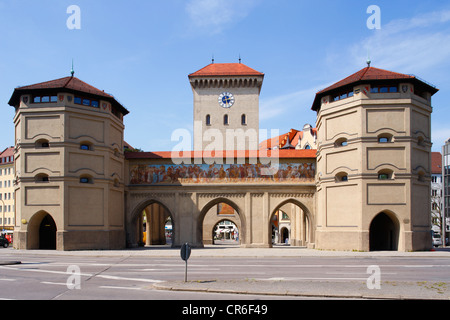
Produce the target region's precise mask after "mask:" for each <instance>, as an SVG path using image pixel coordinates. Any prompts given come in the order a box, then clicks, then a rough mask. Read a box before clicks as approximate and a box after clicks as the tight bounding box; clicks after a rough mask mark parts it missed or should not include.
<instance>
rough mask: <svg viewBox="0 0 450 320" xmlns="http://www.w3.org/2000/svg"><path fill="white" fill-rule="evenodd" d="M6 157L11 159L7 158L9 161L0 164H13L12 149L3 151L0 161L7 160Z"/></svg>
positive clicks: (0, 154)
mask: <svg viewBox="0 0 450 320" xmlns="http://www.w3.org/2000/svg"><path fill="white" fill-rule="evenodd" d="M7 157H11V158H9V160H10V161H5V162H2V161H0V164H3V163H12V162H14V147H9V148H6V149H5V150H3V151H2V152H1V153H0V159H1V158H7Z"/></svg>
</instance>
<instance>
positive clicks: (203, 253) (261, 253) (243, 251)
mask: <svg viewBox="0 0 450 320" xmlns="http://www.w3.org/2000/svg"><path fill="white" fill-rule="evenodd" d="M2 252H7V253H8V254H12V255H14V254H17V255H27V254H31V255H46V256H52V255H59V256H105V257H107V256H113V257H114V256H144V257H177V258H179V257H180V248H170V247H169V246H150V247H141V248H133V249H123V250H79V251H55V250H16V249H13V248H8V249H3V250H1V251H0V255H1V253H2ZM193 257H246V258H249V257H259V258H263V257H267V258H270V257H417V258H419V257H430V258H437V257H443V258H450V248H445V249H441V248H439V249H434V250H432V251H417V252H398V251H376V252H355V251H325V250H316V249H307V248H304V247H290V246H274V247H273V248H241V247H239V246H227V245H223V246H221V245H206V246H205V247H204V248H192V253H191V258H193Z"/></svg>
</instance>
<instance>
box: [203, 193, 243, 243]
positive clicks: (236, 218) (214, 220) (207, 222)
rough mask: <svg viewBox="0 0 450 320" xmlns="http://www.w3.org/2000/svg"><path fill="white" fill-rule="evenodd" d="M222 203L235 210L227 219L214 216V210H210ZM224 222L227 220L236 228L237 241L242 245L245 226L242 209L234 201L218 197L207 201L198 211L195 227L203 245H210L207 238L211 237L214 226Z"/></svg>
mask: <svg viewBox="0 0 450 320" xmlns="http://www.w3.org/2000/svg"><path fill="white" fill-rule="evenodd" d="M222 203H224V204H227V205H229V206H231V207H232V208H233V209H234V210H235V214H234V215H233V216H227V217H223V216H222V217H220V216H217V215H215V214H214V210H211V209H212V208H214V207H215V206H217V205H219V204H222ZM224 220H229V221H231V222H233V223H234V224H235V225H236V226H237V228H238V229H239V232H240V235H239V241H240V243H241V244H244V241H245V227H246V224H245V216H244V214H243V211H242V209H241V208H240V207H239V206H238V205H237V204H236V203H235V202H234V201H232V200H230V199H227V198H224V197H218V198H215V199H213V200H211V201H209V202H208V203H207V204H206V205H205V206H204V207H203V208H202V209H201V211H200V215H199V220H198V223H197V226H198V234H200V235H201V239H202V244H203V245H205V244H211V243H212V242H210V241H209V238H210V237H211V235H212V231H213V228H214V226H215V225H217V224H218V223H219V222H221V221H224Z"/></svg>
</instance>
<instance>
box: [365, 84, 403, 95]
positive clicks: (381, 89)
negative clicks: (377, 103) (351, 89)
mask: <svg viewBox="0 0 450 320" xmlns="http://www.w3.org/2000/svg"><path fill="white" fill-rule="evenodd" d="M395 92H398V87H394V86H387V85H379V86H372V87H371V88H370V93H395Z"/></svg>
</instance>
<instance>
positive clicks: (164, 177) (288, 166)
mask: <svg viewBox="0 0 450 320" xmlns="http://www.w3.org/2000/svg"><path fill="white" fill-rule="evenodd" d="M267 173H269V174H267ZM315 173H316V167H315V163H295V164H292V163H282V164H279V166H278V170H277V169H276V168H271V167H270V166H267V165H263V164H220V165H219V164H211V165H208V164H199V165H196V164H191V165H185V164H181V165H169V164H166V165H135V166H131V167H130V184H134V185H142V184H146V185H174V184H191V183H193V184H195V183H200V184H207V183H270V182H277V183H280V182H281V183H283V182H284V183H292V182H298V183H300V182H304V183H305V182H314V176H315Z"/></svg>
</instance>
